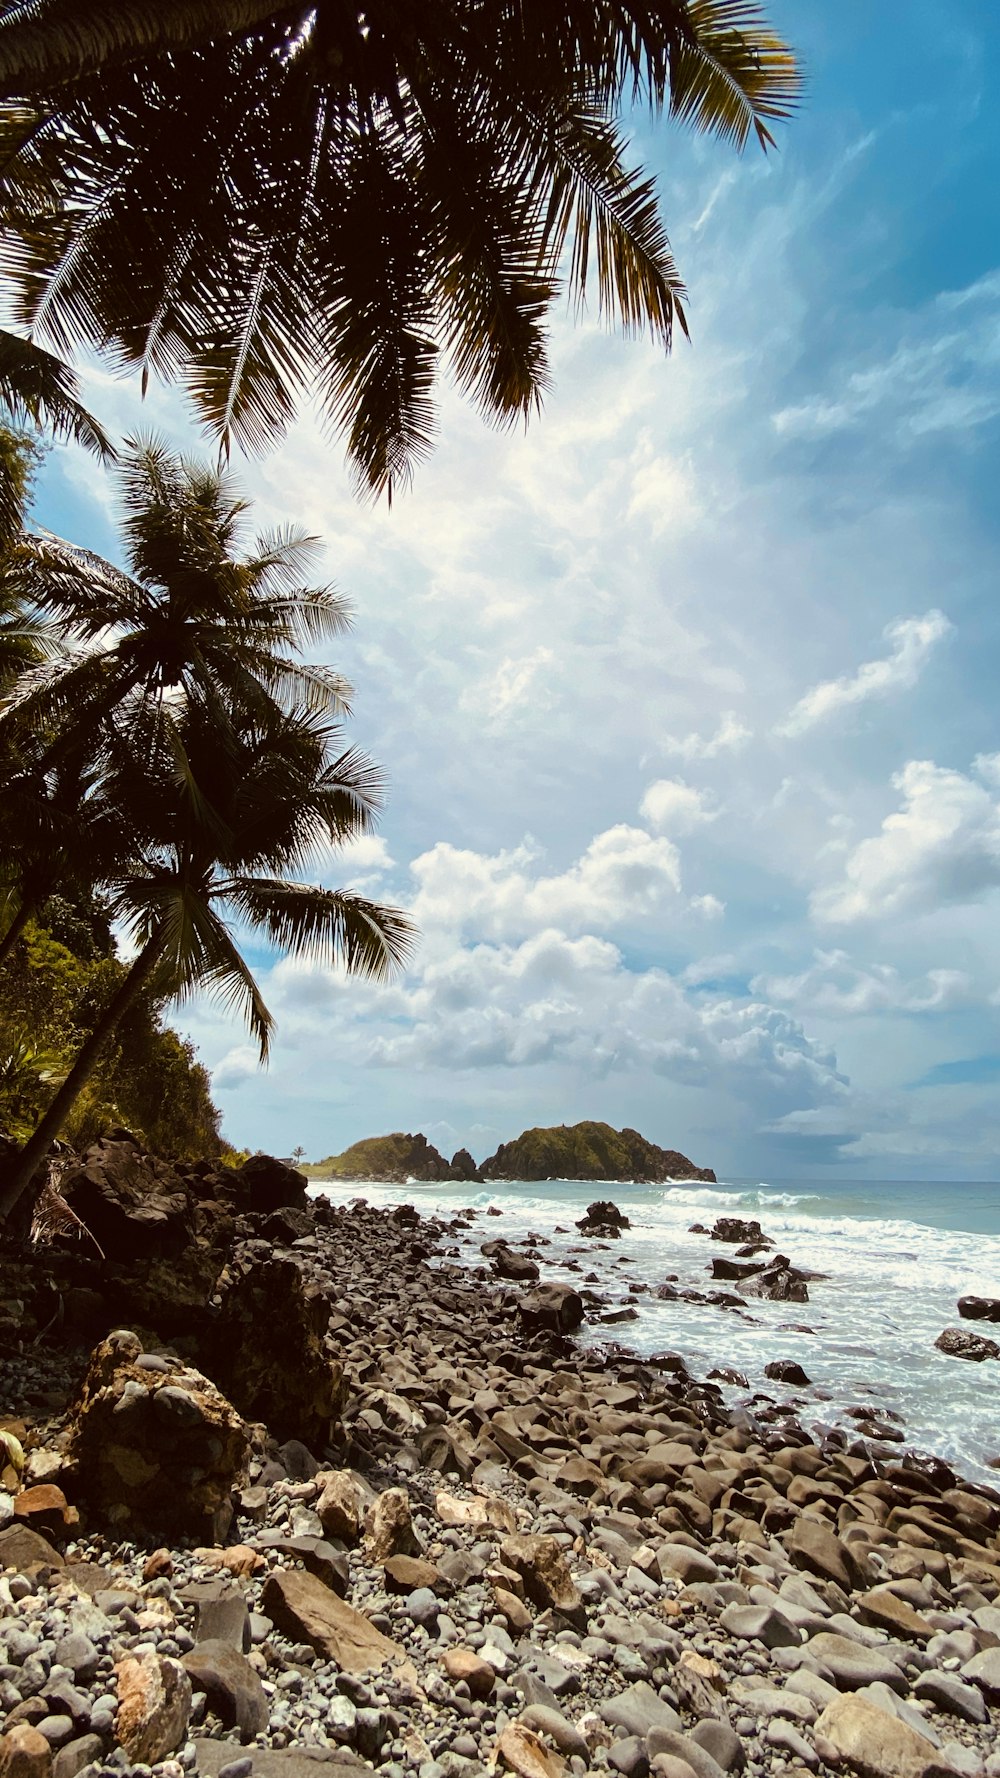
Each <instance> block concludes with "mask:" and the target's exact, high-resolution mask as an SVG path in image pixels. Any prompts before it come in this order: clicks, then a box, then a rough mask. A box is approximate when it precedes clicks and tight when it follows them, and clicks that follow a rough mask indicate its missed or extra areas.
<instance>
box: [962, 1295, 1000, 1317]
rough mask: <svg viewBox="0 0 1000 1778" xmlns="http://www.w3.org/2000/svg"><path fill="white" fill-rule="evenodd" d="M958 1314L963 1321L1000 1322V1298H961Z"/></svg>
mask: <svg viewBox="0 0 1000 1778" xmlns="http://www.w3.org/2000/svg"><path fill="white" fill-rule="evenodd" d="M958 1312H959V1314H960V1315H961V1317H962V1319H963V1321H1000V1297H996V1296H960V1297H959V1299H958Z"/></svg>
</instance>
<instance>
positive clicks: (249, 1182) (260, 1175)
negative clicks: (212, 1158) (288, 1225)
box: [235, 1154, 309, 1216]
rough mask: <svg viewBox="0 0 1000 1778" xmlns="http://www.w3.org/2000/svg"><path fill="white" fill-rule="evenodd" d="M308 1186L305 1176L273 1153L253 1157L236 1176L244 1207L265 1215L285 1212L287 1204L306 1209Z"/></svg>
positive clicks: (240, 1202)
mask: <svg viewBox="0 0 1000 1778" xmlns="http://www.w3.org/2000/svg"><path fill="white" fill-rule="evenodd" d="M307 1184H308V1181H307V1179H306V1176H305V1174H304V1173H300V1172H299V1171H298V1169H297V1168H295V1167H289V1166H287V1165H286V1164H285V1162H284V1161H278V1160H275V1158H274V1156H273V1155H269V1154H252V1155H251V1156H250V1159H249V1160H247V1161H244V1163H243V1165H242V1167H240V1168H239V1170H238V1171H237V1173H236V1175H235V1192H236V1195H237V1200H238V1202H239V1206H240V1208H241V1209H244V1210H249V1211H251V1212H252V1213H254V1214H256V1215H263V1216H266V1215H268V1214H269V1212H271V1211H272V1210H283V1209H284V1208H285V1206H286V1205H290V1206H291V1207H292V1208H293V1209H296V1210H305V1209H306V1208H307V1206H308V1202H309V1200H308V1198H307V1196H306V1186H307Z"/></svg>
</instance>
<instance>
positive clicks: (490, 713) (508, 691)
mask: <svg viewBox="0 0 1000 1778" xmlns="http://www.w3.org/2000/svg"><path fill="white" fill-rule="evenodd" d="M554 659H555V656H554V654H553V651H552V649H551V648H546V647H545V646H544V645H543V646H541V647H539V648H536V649H535V650H534V651H533V652H532V653H531V654H525V655H507V656H506V657H505V658H504V659H503V660H502V661H501V662H500V664H499V666H497V667H496V668H495V669H494V670H493V671H491V672H490V673H488V674H486V675H485V677H484V678H482V679H480V680H476V681H475V682H474V683H473V684H472V685H471V686H468V687H467V688H466V690H465V691H464V692H463V693H462V696H461V699H460V700H459V701H460V704H461V707H462V709H463V710H475V711H478V712H479V713H480V714H481V715H484V716H486V717H488V718H489V719H490V720H491V721H493V722H500V721H503V720H505V719H506V718H508V717H512V716H514V715H515V714H516V713H517V712H518V711H519V710H520V709H521V707H522V706H523V705H524V704H526V703H527V702H528V701H529V700H532V699H533V700H535V701H538V700H540V699H544V700H545V701H547V700H548V696H549V693H548V687H547V684H546V682H547V680H548V679H549V677H550V675H549V673H548V671H547V669H548V668H549V667H551V665H552V662H553V660H554ZM540 682H541V683H540Z"/></svg>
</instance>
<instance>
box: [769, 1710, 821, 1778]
mask: <svg viewBox="0 0 1000 1778" xmlns="http://www.w3.org/2000/svg"><path fill="white" fill-rule="evenodd" d="M764 1741H765V1743H766V1745H767V1746H768V1747H774V1748H776V1749H777V1751H778V1752H779V1753H790V1754H791V1755H792V1758H793V1759H797V1760H798V1761H799V1762H800V1764H801V1765H803V1766H808V1767H809V1768H810V1769H815V1767H816V1766H818V1765H819V1758H818V1755H817V1753H816V1750H815V1748H813V1747H810V1745H809V1743H808V1741H807V1740H806V1739H805V1737H804V1736H803V1735H800V1734H799V1731H798V1729H797V1728H796V1727H795V1725H794V1723H790V1722H784V1721H783V1720H782V1718H781V1717H780V1716H776V1717H774V1718H773V1720H772V1721H771V1722H769V1723H768V1725H767V1727H766V1729H765V1730H764Z"/></svg>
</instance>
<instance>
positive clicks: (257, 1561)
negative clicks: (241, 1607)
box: [194, 1543, 264, 1580]
mask: <svg viewBox="0 0 1000 1778" xmlns="http://www.w3.org/2000/svg"><path fill="white" fill-rule="evenodd" d="M194 1553H195V1555H196V1556H197V1557H198V1560H199V1562H204V1564H205V1566H206V1568H223V1569H225V1571H226V1573H227V1574H232V1575H233V1576H235V1578H236V1579H237V1580H246V1579H247V1577H248V1575H251V1574H257V1573H258V1572H259V1570H260V1569H261V1568H263V1566H264V1558H263V1556H262V1555H261V1553H260V1550H255V1549H254V1548H253V1547H252V1545H250V1544H249V1543H231V1544H230V1545H229V1546H228V1548H227V1549H224V1550H219V1549H214V1548H207V1549H196V1550H195V1552H194Z"/></svg>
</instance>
